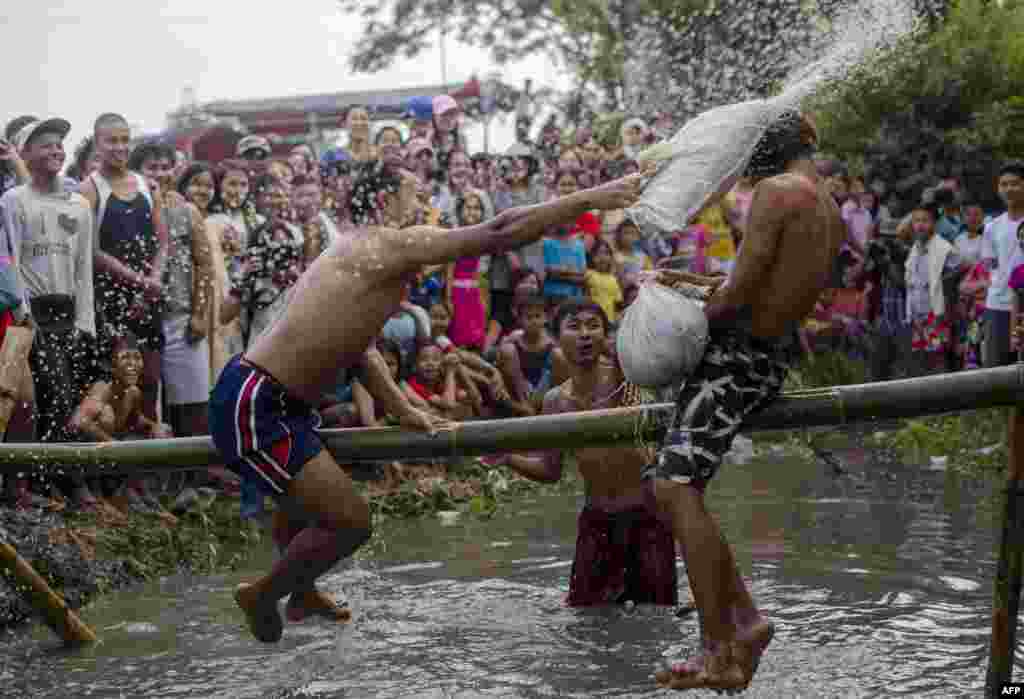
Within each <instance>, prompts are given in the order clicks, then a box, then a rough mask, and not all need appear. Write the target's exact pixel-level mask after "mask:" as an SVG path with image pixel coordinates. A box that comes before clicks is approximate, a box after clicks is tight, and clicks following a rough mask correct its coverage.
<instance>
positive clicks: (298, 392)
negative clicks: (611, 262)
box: [210, 171, 640, 643]
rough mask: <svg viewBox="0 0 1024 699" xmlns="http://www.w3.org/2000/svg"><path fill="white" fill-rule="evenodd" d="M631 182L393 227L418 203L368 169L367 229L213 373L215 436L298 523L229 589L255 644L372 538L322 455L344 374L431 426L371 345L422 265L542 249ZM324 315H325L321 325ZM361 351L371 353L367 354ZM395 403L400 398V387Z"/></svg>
mask: <svg viewBox="0 0 1024 699" xmlns="http://www.w3.org/2000/svg"><path fill="white" fill-rule="evenodd" d="M639 193H640V178H639V177H632V178H625V179H622V180H618V181H615V182H611V183H608V184H607V185H604V186H602V187H598V188H596V189H591V190H587V191H583V192H579V193H577V194H574V195H572V196H570V197H565V198H563V199H558V200H556V201H553V202H550V203H547V204H543V205H540V206H534V207H528V208H515V209H510V210H508V211H506V212H504V213H503V214H501V215H499V216H497V217H496V218H493V219H491V220H490V221H487V222H486V223H482V224H479V225H477V226H469V227H464V228H457V229H454V230H444V229H441V228H434V227H419V228H407V229H404V230H399V227H400V225H401V223H402V222H403V221H405V220H406V219H407V216H408V213H409V211H411V209H412V207H413V206H414V205H415V195H416V192H415V180H414V179H413V178H410V177H408V176H404V175H403V176H399V175H396V174H394V173H391V172H388V171H382V172H368V173H364V174H363V175H362V177H361V179H360V181H358V182H357V183H356V186H355V187H354V188H353V192H352V213H353V218H354V220H355V221H356V222H357V223H358V224H359V225H361V226H363V228H362V229H361V230H354V231H351V232H348V233H345V234H343V235H341V236H340V237H339V238H338V239H337V240H335V241H334V242H333V243H332V244H331V246H330V247H329V248H328V249H327V251H326V252H325V253H324V254H323V255H320V257H318V258H317V259H316V261H314V262H313V264H312V265H311V266H310V267H309V269H308V270H307V271H306V273H305V274H304V275H303V276H302V277H301V278H300V279H299V281H298V282H297V283H296V285H295V288H294V292H293V293H294V296H293V298H292V300H291V303H290V304H289V305H288V307H287V308H286V310H285V312H284V314H283V315H282V317H281V318H280V319H279V320H278V322H277V323H276V324H275V325H273V326H272V327H271V328H270V329H269V330H268V331H267V332H265V333H263V334H262V335H260V336H259V338H258V339H257V340H256V341H255V342H254V343H253V345H252V346H251V348H250V349H249V350H248V351H247V352H246V353H245V354H244V355H239V356H237V357H235V358H234V359H232V360H231V361H230V362H229V363H228V365H227V366H226V367H225V369H224V371H223V373H222V374H221V377H220V380H219V381H218V383H217V387H216V388H215V389H214V391H213V395H212V398H211V401H210V430H211V435H212V437H213V440H214V443H215V444H216V446H217V448H218V449H219V450H220V452H221V453H222V454H223V455H224V458H225V462H226V464H227V465H228V467H229V468H231V469H232V470H234V471H236V472H237V473H239V474H240V475H241V476H242V478H245V479H248V480H250V481H251V482H254V483H259V484H261V485H262V486H263V487H264V488H265V489H266V491H267V492H268V493H270V494H272V495H274V496H276V497H277V498H278V500H279V501H280V503H281V506H282V509H283V510H284V511H285V512H287V513H288V515H289V517H290V518H292V517H294V519H295V520H296V521H303V522H304V521H311V522H313V523H314V524H311V525H310V526H308V527H305V528H303V529H301V530H299V528H298V527H294V528H293V529H292V532H293V533H294V537H293V538H292V539H291V542H290V543H289V544H288V547H287V549H286V550H285V551H284V553H283V555H282V557H281V560H280V561H278V562H277V563H276V564H275V565H274V567H273V568H272V569H271V570H270V572H269V573H268V574H267V575H265V576H264V577H263V578H261V579H260V580H258V581H256V582H255V583H253V584H243V585H240V586H239V587H238V589H237V590H236V591H235V600H236V601H237V603H238V605H239V607H241V608H242V610H243V611H244V612H245V613H246V615H247V617H248V621H249V625H250V628H251V629H252V631H253V633H254V634H255V635H256V637H257V638H258V639H260V640H261V641H264V642H271V643H272V642H275V641H277V640H279V639H280V638H281V635H282V621H281V617H280V614H279V613H278V610H277V602H278V600H280V599H281V598H283V597H285V596H286V595H291V600H290V602H289V618H292V619H295V618H301V617H302V616H304V615H305V614H307V613H311V612H318V611H320V607H322V606H324V605H325V604H327V602H326V600H324V598H323V596H322V595H319V593H317V592H316V588H315V587H314V582H315V581H316V579H317V578H319V577H320V576H321V575H323V574H324V573H326V572H327V571H328V570H329V569H330V568H331V567H332V566H333V565H334V564H335V563H337V562H338V561H339V560H341V559H342V558H344V557H346V556H349V555H351V554H352V553H353V552H354V551H355V550H356V549H357V548H359V547H360V546H361V545H362V544H363V543H365V542H366V540H367V539H368V538H369V536H370V509H369V506H368V504H367V502H366V500H364V499H363V498H362V497H361V496H360V495H359V494H358V493H357V492H356V490H355V488H354V487H353V484H352V481H351V480H350V479H349V477H348V476H347V475H346V474H345V472H344V471H342V469H341V467H340V466H339V465H338V464H337V462H335V460H334V459H333V458H332V457H331V455H330V453H329V452H327V451H326V450H325V449H324V447H323V444H322V443H321V441H320V439H319V437H318V436H317V434H316V428H317V426H318V425H319V418H318V416H317V415H316V413H315V412H314V410H313V408H312V407H311V406H312V405H315V404H316V403H317V401H318V400H319V399H320V395H321V393H322V391H323V388H324V386H331V385H334V383H335V382H336V381H337V377H338V374H339V373H340V372H341V370H342V369H345V368H349V367H354V366H357V365H362V366H363V367H365V368H366V370H367V371H366V376H367V382H368V383H367V388H368V389H369V390H370V391H371V392H373V393H375V395H381V396H391V397H392V398H393V399H392V400H391V401H389V402H393V403H394V406H388V408H389V410H390V409H391V408H392V407H396V408H399V410H398V411H396V412H397V413H398V414H400V415H401V417H402V419H403V421H404V422H405V424H407V425H410V426H415V427H419V428H422V429H428V430H433V429H436V427H437V425H436V423H435V422H434V421H433V420H432V419H431V418H429V417H427V416H425V415H423V414H422V413H420V412H419V411H416V410H415V409H412V408H410V407H409V406H408V405H407V404H406V405H404V406H403V405H401V403H400V398H398V397H395V393H396V392H398V389H397V387H396V386H394V382H393V381H392V380H391V378H390V376H391V375H390V372H389V371H388V369H387V366H386V364H385V363H384V360H383V359H382V358H381V356H380V354H379V353H378V352H377V351H376V350H375V349H372V347H371V346H372V343H373V340H374V338H375V337H377V335H378V334H379V333H380V331H381V328H382V327H383V326H384V323H385V322H386V321H387V320H388V318H390V317H391V316H392V315H393V314H394V312H395V310H396V309H397V308H398V307H399V304H400V303H401V301H402V297H403V292H404V290H405V288H406V287H407V286H408V284H409V282H410V281H411V279H412V278H413V277H414V276H415V275H416V273H417V272H418V271H419V270H420V269H422V268H423V267H425V266H428V265H436V264H444V263H448V262H454V261H455V260H457V259H459V258H460V257H475V256H479V255H487V254H492V253H499V252H503V251H505V250H510V249H515V248H517V247H521V246H522V245H525V244H527V243H531V242H533V241H536V240H539V239H540V237H541V236H542V234H543V232H544V230H545V229H546V228H547V227H548V226H550V225H553V224H558V223H567V222H571V221H574V220H576V218H577V217H579V216H580V214H582V213H583V212H584V211H589V210H591V209H617V208H624V207H626V206H631V205H632V204H635V203H636V201H637V200H638V198H639ZM325 313H327V314H328V315H329V316H330V317H329V318H328V317H326V316H325ZM368 347H370V348H371V349H369V350H368V349H367V348H368ZM399 395H400V392H399Z"/></svg>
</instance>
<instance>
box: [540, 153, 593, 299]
mask: <svg viewBox="0 0 1024 699" xmlns="http://www.w3.org/2000/svg"><path fill="white" fill-rule="evenodd" d="M558 180H559V183H560V184H562V183H570V186H568V187H565V188H564V189H565V190H566V192H567V195H568V194H572V193H573V192H575V191H576V174H575V173H574V172H569V171H563V172H561V173H559V176H558ZM541 243H542V245H543V251H544V253H543V254H544V297H545V298H546V299H547V300H548V304H549V305H550V306H551V307H553V306H557V305H558V304H559V303H561V302H562V301H564V300H565V299H567V298H571V297H574V296H583V289H584V275H585V273H586V271H587V249H586V245H584V243H583V236H582V235H580V234H578V233H577V232H576V226H575V225H573V226H569V225H564V226H554V227H553V228H552V230H551V231H550V232H549V233H548V235H546V236H544V238H543V239H542V240H541Z"/></svg>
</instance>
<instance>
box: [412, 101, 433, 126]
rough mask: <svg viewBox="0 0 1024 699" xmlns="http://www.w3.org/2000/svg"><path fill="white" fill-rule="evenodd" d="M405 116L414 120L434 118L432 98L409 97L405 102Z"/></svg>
mask: <svg viewBox="0 0 1024 699" xmlns="http://www.w3.org/2000/svg"><path fill="white" fill-rule="evenodd" d="M405 117H406V118H411V119H415V120H416V121H430V120H431V119H433V118H434V98H433V97H427V96H423V97H410V98H409V101H408V102H406V103H405Z"/></svg>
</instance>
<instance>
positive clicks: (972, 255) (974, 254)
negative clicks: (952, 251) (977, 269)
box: [955, 233, 985, 265]
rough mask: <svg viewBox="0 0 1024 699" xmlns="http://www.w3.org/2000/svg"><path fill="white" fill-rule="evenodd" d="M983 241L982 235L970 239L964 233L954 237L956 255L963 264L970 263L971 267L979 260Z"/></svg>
mask: <svg viewBox="0 0 1024 699" xmlns="http://www.w3.org/2000/svg"><path fill="white" fill-rule="evenodd" d="M984 239H985V236H984V234H982V235H979V236H976V237H974V238H971V237H970V236H969V235H967V234H966V233H961V234H960V235H958V236H957V237H956V246H955V247H956V254H957V255H959V256H960V259H961V260H962V261H964V262H970V263H971V264H972V265H973V264H975V263H977V262H978V260H980V259H981V245H982V241H984Z"/></svg>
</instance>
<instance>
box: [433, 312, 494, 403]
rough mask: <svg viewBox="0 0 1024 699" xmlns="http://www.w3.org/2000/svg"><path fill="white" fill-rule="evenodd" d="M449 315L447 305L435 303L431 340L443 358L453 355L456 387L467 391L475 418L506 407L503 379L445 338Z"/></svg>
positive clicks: (492, 366)
mask: <svg viewBox="0 0 1024 699" xmlns="http://www.w3.org/2000/svg"><path fill="white" fill-rule="evenodd" d="M451 319H452V314H451V312H450V311H449V310H448V306H447V305H445V304H443V303H435V304H434V305H432V306H431V307H430V335H431V340H432V341H433V342H434V344H436V345H437V346H438V347H440V348H441V351H442V352H444V354H445V355H448V354H450V353H455V354H456V355H457V356H458V360H459V366H458V369H457V371H456V379H457V380H458V385H459V387H460V388H461V389H462V390H464V391H465V392H466V395H467V396H468V398H469V400H470V402H471V403H472V404H473V406H474V408H475V411H476V414H477V415H478V416H481V415H484V414H488V413H491V412H492V411H493V409H494V408H497V407H499V406H502V405H508V404H509V402H510V401H511V396H510V395H509V392H508V389H507V388H506V386H505V380H504V378H503V377H502V375H501V372H500V371H498V369H497V367H495V366H494V365H493V364H491V363H490V362H488V361H486V360H485V359H484V358H483V357H482V356H480V355H479V354H477V353H476V352H474V351H472V350H470V349H461V348H459V347H457V346H456V345H455V343H453V342H452V341H451V339H450V338H449V337H448V329H449V328H450V327H451Z"/></svg>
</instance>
